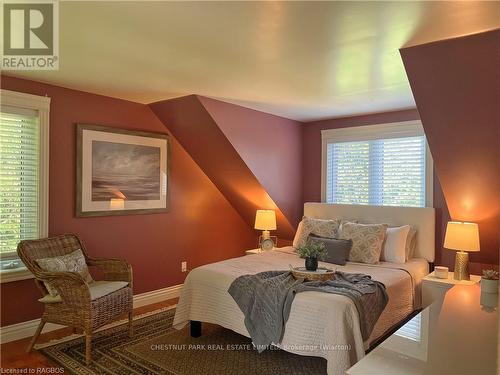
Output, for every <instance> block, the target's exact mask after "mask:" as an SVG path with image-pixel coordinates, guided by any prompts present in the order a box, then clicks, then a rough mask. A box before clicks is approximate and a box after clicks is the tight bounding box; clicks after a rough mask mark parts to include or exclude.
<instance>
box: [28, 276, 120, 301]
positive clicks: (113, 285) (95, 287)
mask: <svg viewBox="0 0 500 375" xmlns="http://www.w3.org/2000/svg"><path fill="white" fill-rule="evenodd" d="M127 285H128V282H127V281H93V282H91V283H90V284H89V291H90V299H91V300H92V301H95V300H96V299H98V298H101V297H104V296H107V295H108V294H111V293H113V292H115V291H117V290H119V289H121V288H124V287H126V286H127ZM38 301H40V302H43V303H55V302H61V301H62V299H61V296H59V295H57V296H51V295H50V294H47V295H46V296H45V297H43V298H40V299H39V300H38Z"/></svg>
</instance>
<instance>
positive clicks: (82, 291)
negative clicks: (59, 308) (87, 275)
mask: <svg viewBox="0 0 500 375" xmlns="http://www.w3.org/2000/svg"><path fill="white" fill-rule="evenodd" d="M35 276H36V278H37V279H38V280H41V281H47V282H49V283H50V284H51V286H53V287H54V288H55V289H56V290H57V292H58V293H59V295H60V296H61V299H62V303H64V304H65V305H68V306H71V307H73V308H77V309H81V310H82V311H83V310H85V311H87V310H90V302H91V299H90V290H89V286H88V285H87V283H86V282H85V280H84V279H83V277H82V276H80V275H79V274H78V273H76V272H45V271H44V272H36V274H35Z"/></svg>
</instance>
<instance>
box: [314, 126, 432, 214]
mask: <svg viewBox="0 0 500 375" xmlns="http://www.w3.org/2000/svg"><path fill="white" fill-rule="evenodd" d="M322 141H323V161H322V163H323V173H322V180H323V181H322V187H323V189H322V197H323V201H324V202H327V203H343V204H370V205H378V206H413V207H425V206H426V205H427V206H432V172H433V170H432V158H431V157H430V153H429V151H428V148H427V142H426V140H425V136H424V133H423V129H422V126H421V124H420V122H416V121H413V122H404V123H395V124H385V125H371V126H362V127H355V128H342V129H329V130H323V131H322Z"/></svg>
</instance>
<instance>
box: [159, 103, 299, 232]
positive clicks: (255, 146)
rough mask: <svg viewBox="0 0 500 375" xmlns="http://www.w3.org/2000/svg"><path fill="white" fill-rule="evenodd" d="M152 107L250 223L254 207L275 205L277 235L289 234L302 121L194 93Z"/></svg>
mask: <svg viewBox="0 0 500 375" xmlns="http://www.w3.org/2000/svg"><path fill="white" fill-rule="evenodd" d="M150 108H151V109H152V110H153V112H154V113H155V114H156V115H157V117H158V118H159V119H160V120H161V121H162V122H163V124H164V125H165V126H166V127H167V128H168V129H169V130H170V131H171V132H172V134H173V135H174V136H175V137H176V139H177V140H178V141H179V142H180V143H181V144H182V146H183V147H184V148H185V149H186V150H187V152H188V153H189V154H190V155H191V157H192V158H193V159H194V160H195V162H196V163H197V164H198V165H199V166H200V167H201V168H202V170H203V171H204V172H205V174H206V175H207V176H208V177H209V178H210V179H211V180H212V182H213V183H214V184H215V185H216V186H217V188H218V189H219V190H220V191H221V192H222V194H224V196H225V197H226V199H227V200H228V201H229V202H230V203H231V204H232V205H233V207H234V208H235V209H236V210H237V211H238V212H239V213H240V215H241V216H242V218H243V219H244V220H245V222H246V223H247V224H248V225H249V226H251V227H252V228H253V225H254V220H255V212H256V210H257V209H273V210H275V211H276V216H277V227H278V228H277V231H276V233H277V235H278V236H279V237H280V238H282V239H287V240H290V239H292V238H293V236H294V233H295V226H296V224H297V222H298V219H299V217H300V211H301V204H302V201H301V198H302V191H301V189H300V186H301V184H300V181H301V167H300V165H297V164H298V163H300V160H301V153H300V149H301V138H300V137H301V129H300V123H298V122H295V121H292V120H287V119H283V118H279V117H276V116H272V115H268V114H265V113H261V112H256V111H252V110H248V109H244V108H243V109H242V108H239V107H238V106H235V105H232V104H228V103H220V102H217V101H215V100H211V99H207V98H203V97H198V96H196V95H189V96H185V97H181V98H176V99H171V100H165V101H161V102H157V103H153V104H150ZM275 122H276V124H274V123H275ZM252 124H254V125H255V127H256V129H257V131H256V129H253V128H252ZM266 125H267V126H266ZM263 126H264V127H266V130H267V132H266V131H263V130H264V129H263V128H262V127H263ZM259 127H260V131H258V130H259ZM273 127H274V129H273ZM275 132H281V135H282V138H281V139H278V140H276V138H274V137H272V135H273V134H274V133H275ZM289 132H290V134H288V133H289ZM255 134H258V135H259V136H258V137H257V138H254V139H251V138H250V137H255ZM259 137H260V138H259ZM270 137H271V138H270ZM243 140H244V141H243ZM273 142H277V144H278V145H280V144H282V145H284V144H287V146H288V149H286V150H285V148H284V147H276V145H273V144H272V143H273ZM280 150H283V151H284V152H283V153H280ZM285 151H286V152H285ZM290 154H291V155H292V156H291V157H289V156H290ZM273 196H274V198H275V199H273ZM214 214H216V213H214Z"/></svg>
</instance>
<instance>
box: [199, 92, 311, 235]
mask: <svg viewBox="0 0 500 375" xmlns="http://www.w3.org/2000/svg"><path fill="white" fill-rule="evenodd" d="M198 98H199V100H200V101H201V103H202V104H203V105H204V106H205V108H206V109H207V111H208V112H209V113H210V115H211V116H212V118H213V119H214V120H215V122H216V123H217V125H218V126H219V128H220V129H221V130H222V132H223V133H224V135H225V136H226V137H227V138H228V140H229V141H230V142H231V144H232V145H233V147H234V148H235V149H236V151H237V152H238V154H239V155H240V156H241V157H242V159H243V160H244V161H245V164H246V165H247V166H248V168H250V170H251V171H252V173H253V174H254V175H255V177H257V179H258V180H259V182H260V183H261V184H262V185H263V186H264V188H265V189H266V191H267V192H268V193H269V195H270V196H271V198H272V199H273V201H274V202H275V203H276V204H277V206H278V207H279V208H280V209H281V211H283V213H284V214H285V216H286V217H287V218H288V220H289V221H290V222H291V224H292V225H293V226H294V227H296V226H297V224H298V223H299V221H300V220H301V218H302V211H303V205H302V168H301V164H302V126H303V124H302V123H301V122H299V121H294V120H289V119H286V118H284V117H279V116H274V115H271V114H268V113H264V112H260V111H255V110H253V109H249V108H245V107H241V106H239V105H234V104H231V103H226V102H222V101H220V100H214V99H210V98H206V97H203V96H199V97H198Z"/></svg>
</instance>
